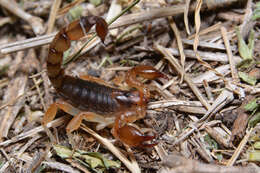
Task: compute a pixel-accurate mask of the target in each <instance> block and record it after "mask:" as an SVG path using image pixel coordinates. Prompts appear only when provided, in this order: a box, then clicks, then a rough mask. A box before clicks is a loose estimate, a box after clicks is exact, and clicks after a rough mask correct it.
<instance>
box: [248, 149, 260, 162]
mask: <svg viewBox="0 0 260 173" xmlns="http://www.w3.org/2000/svg"><path fill="white" fill-rule="evenodd" d="M248 161H251V162H252V161H254V162H259V161H260V151H259V150H255V151H252V152H250V153H249V154H248Z"/></svg>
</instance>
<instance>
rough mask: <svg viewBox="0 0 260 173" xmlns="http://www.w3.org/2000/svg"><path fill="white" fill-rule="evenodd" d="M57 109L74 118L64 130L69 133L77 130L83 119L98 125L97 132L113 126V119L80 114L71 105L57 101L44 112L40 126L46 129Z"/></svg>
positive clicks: (88, 113)
mask: <svg viewBox="0 0 260 173" xmlns="http://www.w3.org/2000/svg"><path fill="white" fill-rule="evenodd" d="M58 109H61V110H63V111H64V112H66V113H68V114H70V115H73V116H74V117H73V118H72V120H71V121H70V122H69V124H68V125H67V128H66V130H67V131H69V132H72V131H74V130H77V129H78V128H79V126H80V124H81V122H82V119H83V118H84V119H85V120H86V121H89V122H95V123H98V125H97V130H101V129H103V128H105V127H106V126H109V125H111V124H113V122H114V119H113V118H111V119H107V118H104V117H103V116H101V115H98V114H95V113H92V112H82V111H80V110H79V109H77V108H75V107H73V106H72V105H70V104H68V103H66V102H64V101H59V102H56V103H53V104H51V105H50V107H49V108H48V110H47V111H46V113H45V115H44V117H43V121H42V124H43V126H44V127H46V125H47V123H49V122H51V121H52V120H53V119H54V118H55V116H56V113H57V111H58ZM47 133H48V132H47ZM49 136H50V135H49ZM50 138H52V137H50Z"/></svg>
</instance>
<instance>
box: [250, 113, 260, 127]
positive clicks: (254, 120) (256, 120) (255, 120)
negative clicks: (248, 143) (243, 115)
mask: <svg viewBox="0 0 260 173" xmlns="http://www.w3.org/2000/svg"><path fill="white" fill-rule="evenodd" d="M259 122H260V112H257V113H256V114H255V115H254V116H253V117H252V118H251V119H250V120H249V126H250V127H254V126H255V125H256V124H257V123H259Z"/></svg>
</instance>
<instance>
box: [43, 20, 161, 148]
mask: <svg viewBox="0 0 260 173" xmlns="http://www.w3.org/2000/svg"><path fill="white" fill-rule="evenodd" d="M93 25H96V32H97V35H98V36H99V37H100V38H101V40H102V41H104V39H105V36H106V35H107V31H108V28H107V23H106V22H105V20H104V19H102V18H101V17H97V16H87V17H82V18H80V19H79V20H77V21H74V22H72V23H70V24H69V25H68V26H67V27H65V28H63V29H61V30H60V31H59V32H58V34H56V36H55V38H54V39H53V41H52V43H51V44H50V47H49V54H48V58H47V73H48V76H49V79H50V81H51V83H52V85H53V86H54V88H55V89H56V91H57V92H58V93H59V95H61V96H62V97H63V98H64V99H66V100H68V101H69V103H70V104H69V103H67V102H56V103H53V104H52V105H51V106H50V107H49V108H48V110H47V111H46V113H45V115H44V118H43V125H45V126H46V124H47V123H48V122H50V121H51V120H53V119H54V118H55V115H56V112H57V110H58V109H61V110H63V111H65V112H67V113H69V114H73V115H75V116H74V117H73V119H72V120H71V121H70V123H69V124H68V126H67V127H66V131H67V132H68V133H71V132H72V131H74V130H76V129H78V128H79V126H80V124H81V122H82V120H83V119H85V120H87V121H92V122H96V123H98V125H97V129H102V128H104V127H106V126H108V125H111V124H113V128H112V134H113V135H114V137H115V138H117V139H119V140H121V141H122V142H123V143H125V144H127V145H129V146H134V147H135V146H139V147H151V146H154V145H155V143H152V144H147V143H144V142H146V141H150V140H152V139H154V138H155V135H145V134H143V133H142V132H141V131H140V130H139V129H137V128H136V127H133V126H131V125H129V124H128V123H131V122H134V121H136V120H138V119H140V118H143V117H144V116H145V114H146V107H147V102H148V99H149V97H150V93H149V90H148V88H147V87H145V86H144V85H143V84H142V83H141V82H140V81H138V80H137V79H136V77H137V76H142V77H144V78H147V79H155V78H158V77H165V76H164V75H163V74H162V73H160V72H159V71H157V70H156V69H154V68H153V67H151V66H137V67H134V68H132V69H131V70H130V71H128V73H127V75H126V83H127V84H128V85H129V86H131V87H133V88H136V89H137V90H136V91H125V90H121V89H117V88H113V87H110V86H108V85H107V84H106V83H105V82H104V81H102V80H101V79H99V78H95V77H91V76H82V77H80V78H76V77H72V76H69V75H65V72H64V69H63V68H62V59H63V52H64V51H66V50H68V49H69V47H70V43H71V41H72V40H78V39H80V38H82V37H83V36H84V35H85V34H86V33H87V32H88V31H89V30H90V29H91V27H92V26H93ZM106 117H108V118H106Z"/></svg>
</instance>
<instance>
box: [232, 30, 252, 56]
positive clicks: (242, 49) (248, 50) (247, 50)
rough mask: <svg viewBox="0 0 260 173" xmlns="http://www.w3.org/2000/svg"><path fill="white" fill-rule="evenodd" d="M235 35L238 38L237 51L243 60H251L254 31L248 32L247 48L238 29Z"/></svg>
mask: <svg viewBox="0 0 260 173" xmlns="http://www.w3.org/2000/svg"><path fill="white" fill-rule="evenodd" d="M236 34H237V38H238V51H239V54H240V56H241V57H242V58H243V59H253V46H254V31H251V32H250V38H249V46H250V47H249V46H248V45H247V44H246V42H245V40H244V39H243V38H242V35H241V33H240V30H239V28H238V27H237V28H236Z"/></svg>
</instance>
